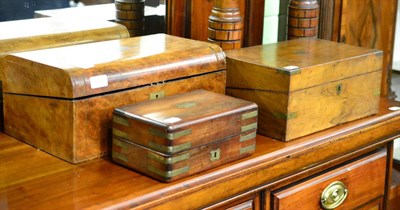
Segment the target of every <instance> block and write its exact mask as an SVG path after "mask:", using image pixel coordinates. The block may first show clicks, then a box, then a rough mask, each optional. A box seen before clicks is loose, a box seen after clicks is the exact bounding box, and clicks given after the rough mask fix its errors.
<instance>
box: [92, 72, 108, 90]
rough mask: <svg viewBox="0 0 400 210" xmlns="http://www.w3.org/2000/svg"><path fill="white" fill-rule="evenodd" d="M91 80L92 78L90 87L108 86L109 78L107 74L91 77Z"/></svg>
mask: <svg viewBox="0 0 400 210" xmlns="http://www.w3.org/2000/svg"><path fill="white" fill-rule="evenodd" d="M89 80H90V88H92V89H96V88H101V87H107V86H108V78H107V75H105V74H103V75H98V76H94V77H90V78H89Z"/></svg>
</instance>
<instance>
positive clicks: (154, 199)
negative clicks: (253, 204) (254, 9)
mask: <svg viewBox="0 0 400 210" xmlns="http://www.w3.org/2000/svg"><path fill="white" fill-rule="evenodd" d="M381 102H382V103H381V106H380V111H379V113H378V114H377V115H375V116H372V117H368V118H364V119H362V120H357V121H354V122H351V123H345V124H342V125H340V126H336V127H334V128H331V129H328V130H325V131H322V132H319V133H316V134H313V135H309V136H307V137H304V138H299V139H297V140H296V141H290V142H281V141H276V140H273V139H271V138H267V137H263V136H257V149H256V152H255V153H254V154H253V155H252V156H251V157H247V158H244V159H241V160H239V161H235V162H232V163H228V164H226V165H224V166H220V167H217V168H215V169H211V170H208V171H206V172H203V173H200V174H196V175H193V176H190V177H187V178H184V179H182V180H178V181H176V182H173V183H168V184H165V183H160V182H158V181H156V180H154V179H151V178H148V177H146V176H143V175H141V174H139V173H136V172H133V171H130V170H128V169H126V168H123V167H120V166H118V165H115V164H113V163H111V162H110V161H109V160H108V159H106V158H100V159H96V160H93V161H89V162H86V163H83V164H79V165H69V164H67V166H65V165H64V164H65V163H64V162H62V161H61V160H59V159H55V158H54V157H52V156H50V155H46V154H43V153H42V152H40V151H37V150H36V149H35V148H32V147H27V146H25V148H27V150H30V151H29V152H28V151H26V152H25V153H24V155H22V156H21V155H13V156H10V155H5V154H4V153H5V151H10V150H16V152H17V153H19V151H18V150H19V148H22V147H16V146H15V144H4V143H5V142H6V141H4V140H6V139H8V140H9V141H14V142H15V141H17V140H15V139H11V138H9V137H7V136H5V135H4V134H1V135H0V137H1V141H0V143H1V147H2V149H1V150H0V158H1V159H0V162H2V163H3V162H4V161H5V160H7V161H8V162H9V163H11V165H15V166H17V165H24V163H26V162H27V158H24V157H26V156H25V154H26V155H27V156H28V157H30V158H29V159H32V160H33V159H36V158H37V157H36V156H37V155H39V156H42V157H43V160H41V161H38V162H35V161H33V162H32V163H31V164H32V165H31V166H30V167H32V168H35V167H40V165H42V167H43V168H42V169H41V170H38V173H39V174H37V175H36V176H35V178H32V179H31V178H29V179H26V177H29V176H30V173H29V171H28V170H26V168H25V167H10V168H8V167H7V168H6V169H5V168H4V167H5V165H4V164H1V165H0V167H1V169H2V170H1V171H2V173H0V176H1V177H0V180H4V178H3V177H6V176H8V177H10V174H17V173H19V174H20V176H19V177H14V178H13V182H12V183H8V184H6V185H3V187H2V188H1V189H0V196H1V198H2V202H4V205H6V206H7V207H8V208H10V209H21V208H26V206H29V207H30V208H31V209H48V208H55V207H57V208H61V209H73V208H80V209H99V208H109V209H113V208H133V209H144V208H153V209H194V208H201V207H206V206H208V205H211V204H215V203H216V202H218V201H223V200H225V199H229V198H234V197H235V196H237V195H240V194H242V193H245V192H247V193H250V194H251V192H258V191H259V190H261V189H270V190H274V189H277V188H280V187H282V186H284V185H287V184H288V183H292V182H294V181H298V180H300V179H302V178H305V177H308V176H310V175H313V174H315V173H317V172H321V171H323V170H325V169H328V168H330V167H332V166H335V165H338V164H339V163H343V162H345V161H348V160H350V159H353V158H355V157H357V156H360V155H362V154H366V153H367V152H370V151H373V150H375V149H377V148H382V147H384V146H385V145H386V143H387V142H389V141H391V140H393V139H394V138H396V137H400V131H399V129H398V128H399V127H400V111H390V110H388V108H389V107H392V106H400V104H399V103H398V102H388V101H387V100H386V99H382V101H381ZM13 145H14V146H13ZM17 145H18V144H17ZM30 154H32V156H29V155H30ZM52 161H53V162H55V163H56V164H60V165H59V166H56V167H55V168H56V169H55V168H54V165H53V166H52V165H48V164H44V162H45V163H47V162H52ZM69 167H70V168H69ZM267 194H268V193H267ZM210 195H212V196H210ZM248 195H249V194H248Z"/></svg>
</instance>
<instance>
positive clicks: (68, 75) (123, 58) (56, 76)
mask: <svg viewBox="0 0 400 210" xmlns="http://www.w3.org/2000/svg"><path fill="white" fill-rule="evenodd" d="M93 54H96V56H93ZM0 65H2V66H3V68H2V71H1V76H2V78H4V79H3V91H4V92H6V93H18V94H27V95H39V96H48V97H58V98H69V99H72V98H78V97H84V96H90V95H95V94H100V93H106V92H110V91H116V90H123V89H127V88H132V87H137V86H141V85H148V84H152V83H157V82H163V81H168V80H173V79H179V78H183V77H190V76H193V75H199V74H204V73H208V72H213V71H217V70H222V69H225V55H224V53H223V51H222V49H221V48H220V47H218V46H215V45H213V44H209V43H206V42H200V41H195V40H189V39H184V38H180V37H175V36H170V35H166V34H156V35H148V36H142V37H136V38H130V39H120V40H112V41H105V42H98V43H90V44H82V45H75V46H68V47H60V48H53V49H46V50H41V51H32V52H24V53H16V54H13V55H8V56H6V57H5V59H3V63H2V64H0ZM27 69H29V71H27ZM43 75H47V76H46V77H43ZM97 76H101V77H103V78H104V79H105V80H106V85H102V86H100V87H95V86H96V82H93V80H94V79H95V77H97ZM95 81H96V80H95ZM92 83H94V84H92Z"/></svg>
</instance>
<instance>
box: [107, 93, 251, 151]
mask: <svg viewBox="0 0 400 210" xmlns="http://www.w3.org/2000/svg"><path fill="white" fill-rule="evenodd" d="M257 114H258V113H257V104H255V103H253V102H249V101H245V100H242V99H238V98H233V97H230V96H226V95H223V94H218V93H214V92H211V91H206V90H195V91H191V92H188V93H183V94H179V95H174V96H169V97H165V98H161V99H158V100H151V101H145V102H141V103H137V104H131V105H127V106H123V107H120V108H116V109H115V111H114V119H113V121H114V123H113V129H114V130H113V134H114V136H116V137H119V138H124V139H127V140H129V141H132V142H134V143H137V144H140V145H143V146H145V147H150V148H151V149H154V150H157V151H159V152H162V153H165V154H173V153H176V152H180V151H182V150H186V149H190V148H194V147H197V146H200V145H205V144H208V143H210V142H213V141H218V140H223V139H226V138H230V137H232V136H238V135H240V134H242V133H247V134H249V135H248V136H247V137H248V138H250V137H251V136H253V137H255V135H256V133H255V131H256V129H257ZM115 117H117V118H115ZM123 125H125V127H124V126H123ZM115 129H118V130H117V131H116V130H115ZM244 136H246V135H244ZM247 137H243V138H247ZM242 141H245V140H244V139H242ZM188 142H189V144H190V146H188ZM156 145H162V146H161V147H160V146H156ZM170 146H172V147H170ZM167 147H168V148H169V147H170V148H172V149H167V150H164V149H166V148H167Z"/></svg>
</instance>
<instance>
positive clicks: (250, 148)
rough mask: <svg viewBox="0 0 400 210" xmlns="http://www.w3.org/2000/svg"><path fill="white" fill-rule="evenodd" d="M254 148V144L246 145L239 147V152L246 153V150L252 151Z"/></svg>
mask: <svg viewBox="0 0 400 210" xmlns="http://www.w3.org/2000/svg"><path fill="white" fill-rule="evenodd" d="M254 150H256V145H255V144H253V145H250V146H247V147H243V148H240V154H243V153H246V152H250V151H254Z"/></svg>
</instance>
